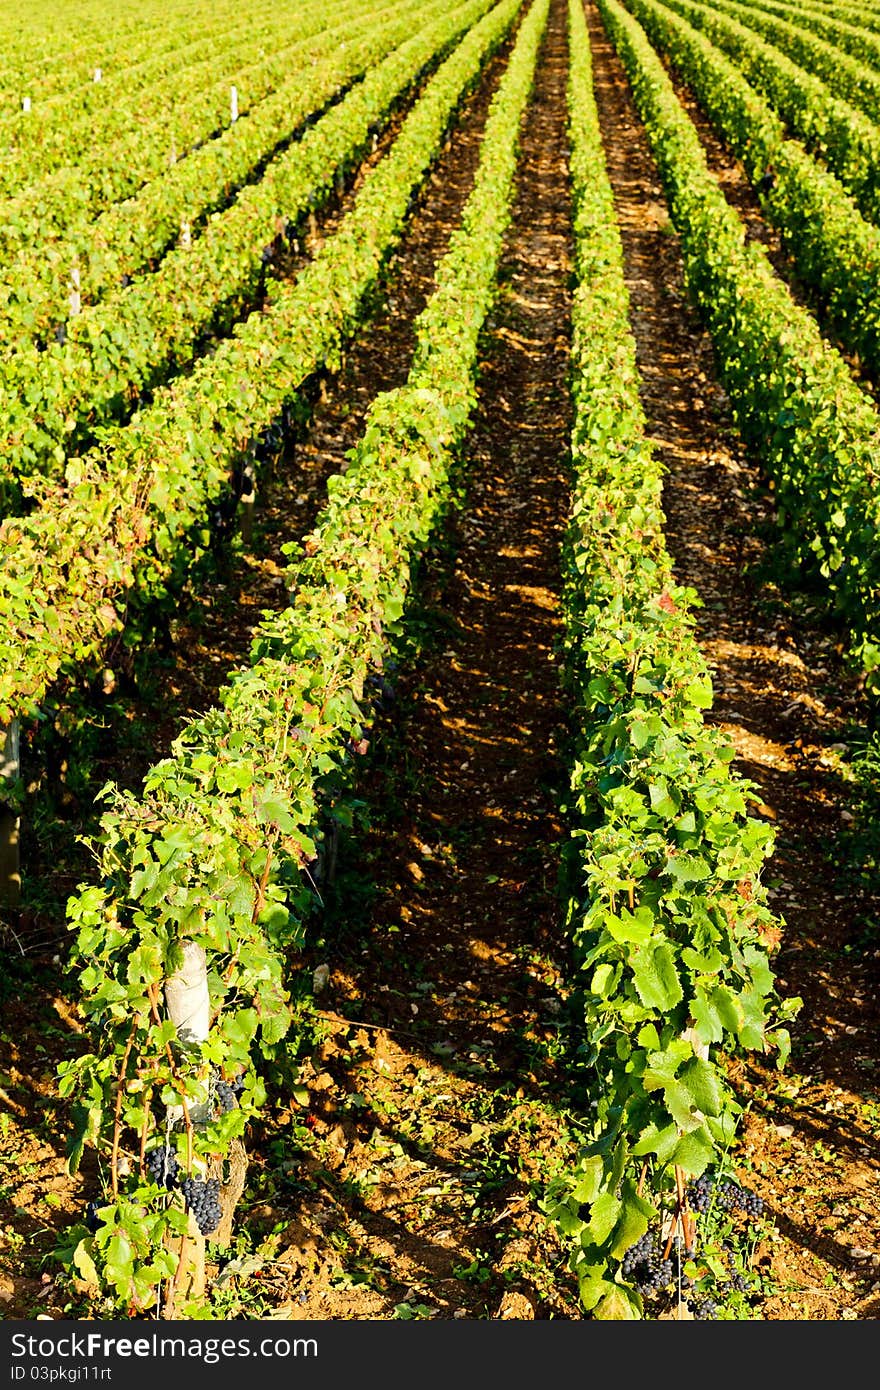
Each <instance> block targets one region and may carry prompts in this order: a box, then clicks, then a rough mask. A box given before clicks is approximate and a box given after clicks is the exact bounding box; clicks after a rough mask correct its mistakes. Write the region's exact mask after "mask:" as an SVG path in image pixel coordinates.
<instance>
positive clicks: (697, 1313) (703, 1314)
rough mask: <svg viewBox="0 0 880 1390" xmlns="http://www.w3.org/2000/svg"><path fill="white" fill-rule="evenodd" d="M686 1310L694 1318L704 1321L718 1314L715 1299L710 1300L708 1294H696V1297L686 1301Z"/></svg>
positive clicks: (717, 1305)
mask: <svg viewBox="0 0 880 1390" xmlns="http://www.w3.org/2000/svg"><path fill="white" fill-rule="evenodd" d="M688 1308H689V1309H690V1311H691V1312H692V1313H693V1315H694V1317H695V1318H697V1319H699V1320H701V1321H704V1320H706V1319H708V1318H714V1317H715V1315H716V1314H717V1312H718V1308H719V1304H718V1301H717V1299H714V1298H712V1297H711V1295H710V1294H707V1293H704V1294H697V1295H696V1297H694V1298H690V1299H688Z"/></svg>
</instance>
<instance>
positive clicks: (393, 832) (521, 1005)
mask: <svg viewBox="0 0 880 1390" xmlns="http://www.w3.org/2000/svg"><path fill="white" fill-rule="evenodd" d="M564 15H565V12H564V5H563V4H562V3H561V0H556V3H555V4H554V6H553V12H552V19H551V23H550V28H549V32H548V36H547V39H546V41H545V46H544V49H543V52H542V55H541V58H540V60H539V78H538V84H537V91H536V94H535V101H534V105H533V107H532V109H531V111H530V112H529V113H528V115H527V118H526V122H525V125H524V130H523V140H522V160H521V176H520V188H519V195H518V198H517V201H516V207H515V212H514V219H513V225H512V227H511V229H510V232H509V236H508V242H507V250H506V254H505V257H504V261H503V265H502V272H501V279H502V284H503V291H502V295H501V298H500V300H499V303H498V305H497V307H496V311H495V313H494V315H493V323H492V327H491V331H490V333H489V334H488V335H487V338H486V340H485V343H484V356H485V360H484V362H483V364H482V370H481V381H480V404H479V409H478V413H477V417H476V419H475V423H474V429H473V433H472V436H471V438H470V441H469V445H468V449H467V457H466V459H465V461H464V464H463V468H462V481H463V486H464V488H465V490H466V499H465V500H464V502H463V506H462V509H461V512H460V514H459V515H458V517H457V519H456V520H455V522H454V524H453V525H452V527H451V528H450V532H449V534H448V535H447V537H446V538H445V547H444V550H443V551H441V552H438V554H437V555H436V556H435V559H434V562H433V563H432V564H431V565H429V566H428V568H427V570H426V572H425V574H424V575H423V581H422V585H421V613H420V621H421V623H422V625H423V628H424V636H425V642H424V643H423V650H422V656H421V658H420V659H417V660H416V661H415V663H414V664H410V663H407V665H406V667H403V665H402V666H401V671H400V674H399V677H398V679H397V680H396V690H395V699H394V703H393V706H392V708H391V710H390V711H389V712H388V713H387V714H386V715H385V717H384V719H383V721H382V724H381V725H380V727H379V728H378V729H377V730H376V733H375V735H374V739H373V743H374V756H373V766H372V769H371V771H370V772H369V773H368V775H367V778H366V781H365V784H364V793H365V796H366V799H367V802H368V806H369V809H370V814H371V815H372V816H373V818H374V823H373V826H372V829H371V830H370V832H369V833H368V834H367V835H366V836H365V837H359V838H360V840H361V843H360V846H359V849H358V852H357V855H356V857H355V858H352V856H351V854H348V855H347V854H346V853H345V852H343V854H342V857H341V861H340V873H341V876H342V878H341V882H342V884H343V885H344V886H343V888H341V889H340V893H339V899H340V905H339V907H338V909H337V918H338V919H339V923H338V930H336V931H332V930H331V931H328V933H327V938H328V939H327V941H326V944H325V947H324V954H323V956H322V955H321V954H320V953H316V954H315V956H314V961H315V963H322V962H323V963H325V964H326V965H328V966H329V971H330V976H329V985H328V987H327V991H326V994H325V995H322V996H321V999H322V1000H326V1005H325V1010H326V1014H327V1028H328V1036H327V1037H326V1039H325V1041H324V1042H323V1043H322V1045H321V1046H320V1048H319V1049H318V1050H317V1052H316V1053H315V1054H314V1055H313V1056H312V1057H311V1058H309V1059H308V1060H307V1061H306V1063H305V1066H304V1070H303V1081H304V1084H305V1085H306V1086H307V1087H308V1088H309V1092H310V1101H309V1112H308V1117H307V1123H308V1125H309V1126H310V1128H311V1137H312V1142H311V1145H310V1149H309V1155H310V1156H309V1158H308V1160H307V1163H306V1167H305V1173H302V1172H301V1174H300V1178H301V1180H302V1181H303V1182H305V1180H306V1177H308V1179H310V1180H311V1182H312V1183H313V1184H314V1192H313V1193H312V1194H311V1195H309V1194H308V1193H306V1194H304V1195H303V1196H302V1197H301V1199H300V1201H299V1203H298V1204H296V1203H295V1202H293V1203H292V1206H291V1210H292V1224H291V1227H290V1228H289V1230H288V1232H287V1233H286V1234H285V1236H284V1237H282V1240H283V1242H284V1244H285V1245H286V1247H287V1248H286V1253H285V1254H284V1256H283V1260H285V1261H287V1263H288V1265H289V1266H290V1267H291V1276H292V1278H291V1280H290V1281H289V1283H288V1289H287V1293H286V1298H287V1306H288V1307H289V1309H290V1315H291V1316H297V1317H303V1318H315V1317H328V1316H329V1317H345V1318H351V1317H373V1318H375V1317H382V1318H387V1317H394V1316H398V1317H411V1316H423V1317H427V1316H435V1317H441V1318H450V1317H476V1318H486V1317H489V1318H494V1317H501V1318H533V1317H537V1318H547V1317H550V1316H553V1317H564V1318H569V1319H572V1318H578V1317H580V1316H581V1314H580V1312H579V1308H578V1303H577V1296H576V1287H575V1284H574V1281H573V1279H572V1277H571V1275H570V1274H569V1273H568V1272H567V1270H566V1268H565V1259H566V1254H567V1252H566V1251H565V1250H563V1249H562V1248H561V1247H560V1246H559V1244H558V1243H557V1241H556V1239H555V1237H554V1236H553V1234H552V1233H551V1232H550V1230H549V1229H548V1227H547V1226H546V1223H545V1222H544V1219H543V1217H542V1216H541V1215H540V1213H539V1211H538V1209H537V1202H538V1200H539V1198H540V1195H541V1192H542V1190H543V1185H544V1183H545V1182H546V1180H547V1177H548V1176H549V1174H550V1173H551V1172H552V1171H553V1169H554V1166H555V1164H556V1163H557V1161H558V1159H559V1158H561V1157H562V1156H563V1154H564V1153H565V1152H567V1146H568V1144H569V1143H570V1140H569V1139H568V1135H567V1129H566V1125H565V1120H564V1117H563V1115H562V1113H561V1112H560V1111H559V1109H558V1108H557V1106H554V1103H553V1096H554V1094H555V1095H557V1096H558V1095H559V1093H560V1077H559V1076H558V1075H557V1074H556V1070H555V1068H556V1059H555V1057H554V1044H555V1042H556V1040H557V1035H558V1019H559V1015H560V1012H561V1003H560V998H559V984H560V981H561V980H562V979H564V977H565V970H564V962H561V961H560V951H562V952H563V953H564V949H565V948H564V945H562V944H561V941H560V937H561V933H560V929H559V926H558V918H559V909H558V899H557V893H556V857H557V852H556V842H557V840H558V839H559V836H560V834H561V827H560V824H559V821H558V818H557V815H556V811H555V806H556V801H557V797H558V794H559V789H560V786H561V781H562V778H563V775H564V774H563V768H562V766H561V763H560V760H559V758H558V756H557V752H556V749H557V740H558V736H559V733H560V728H561V710H560V706H559V701H558V693H557V687H558V677H557V669H556V663H555V661H554V652H553V645H554V641H555V639H556V636H557V629H558V621H559V620H558V613H557V598H556V586H557V582H558V574H559V561H558V549H559V541H560V536H561V528H562V526H563V524H564V520H565V516H566V512H567V492H566V482H565V476H564V461H565V456H566V447H567V434H568V428H569V404H568V399H567V394H566V372H567V341H568V328H569V303H568V291H567V276H568V271H569V265H570V240H569V239H570V227H569V215H568V197H567V186H566V144H565V132H564V110H565V108H564V93H565V73H566V60H567V53H566V40H565V25H564ZM352 852H353V847H352ZM358 884H360V887H361V890H362V893H363V895H364V897H363V901H362V902H360V903H359V902H358V898H357V890H358ZM339 1019H349V1020H352V1019H353V1020H357V1021H363V1024H364V1026H363V1027H361V1028H359V1027H358V1026H357V1025H353V1026H346V1025H345V1024H343V1023H340V1022H339V1021H338V1020H339ZM292 1119H293V1122H294V1123H296V1120H297V1116H296V1115H294V1116H293V1117H292ZM299 1121H300V1124H302V1123H303V1117H302V1115H300V1116H299ZM278 1214H279V1198H278V1195H277V1194H276V1197H275V1200H274V1201H272V1202H269V1203H267V1205H266V1210H265V1220H266V1221H267V1222H268V1221H273V1222H277V1220H278ZM288 1241H289V1244H287V1242H288Z"/></svg>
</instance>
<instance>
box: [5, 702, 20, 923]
mask: <svg viewBox="0 0 880 1390" xmlns="http://www.w3.org/2000/svg"><path fill="white" fill-rule="evenodd" d="M20 776H21V758H20V751H19V729H18V720H17V719H13V721H12V723H11V724H8V725H7V726H6V728H3V727H2V726H0V906H2V907H18V905H19V903H20V902H21V862H20V857H19V818H18V815H17V814H16V812H15V810H14V808H13V807H12V806H11V805H10V804H8V803H7V802H5V801H4V800H3V782H4V781H9V782H17V781H18V778H19V777H20Z"/></svg>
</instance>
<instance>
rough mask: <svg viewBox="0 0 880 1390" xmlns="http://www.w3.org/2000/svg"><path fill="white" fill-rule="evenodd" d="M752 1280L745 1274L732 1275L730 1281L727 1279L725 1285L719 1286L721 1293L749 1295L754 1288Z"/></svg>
mask: <svg viewBox="0 0 880 1390" xmlns="http://www.w3.org/2000/svg"><path fill="white" fill-rule="evenodd" d="M752 1282H753V1281H752V1280H751V1279H748V1278H747V1277H746V1276H745V1274H732V1275H731V1276H730V1278H729V1279H725V1280H724V1283H723V1284H719V1285H718V1292H719V1293H748V1292H749V1289H750V1288H751V1287H752Z"/></svg>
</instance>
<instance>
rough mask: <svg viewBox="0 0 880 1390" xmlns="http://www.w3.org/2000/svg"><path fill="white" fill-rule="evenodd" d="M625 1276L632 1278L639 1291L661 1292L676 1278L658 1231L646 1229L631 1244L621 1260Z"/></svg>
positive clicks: (648, 1292) (644, 1292)
mask: <svg viewBox="0 0 880 1390" xmlns="http://www.w3.org/2000/svg"><path fill="white" fill-rule="evenodd" d="M621 1271H622V1273H623V1275H624V1278H626V1279H631V1280H632V1282H633V1283H634V1284H635V1286H636V1288H637V1289H638V1291H639V1293H642V1294H652V1293H659V1291H660V1290H661V1289H665V1288H668V1287H669V1285H670V1284H671V1283H672V1282H673V1280H674V1278H675V1266H674V1264H673V1262H672V1260H664V1259H663V1255H662V1250H661V1247H660V1240H659V1238H658V1236H657V1234H656V1232H652V1231H646V1232H645V1234H644V1235H643V1236H642V1237H641V1239H640V1240H637V1241H636V1243H635V1245H631V1246H630V1247H629V1249H628V1250H627V1251H626V1253H625V1255H624V1257H623V1260H622V1261H621Z"/></svg>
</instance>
